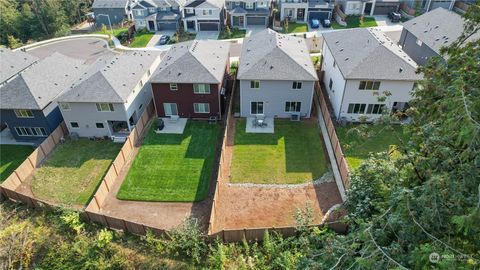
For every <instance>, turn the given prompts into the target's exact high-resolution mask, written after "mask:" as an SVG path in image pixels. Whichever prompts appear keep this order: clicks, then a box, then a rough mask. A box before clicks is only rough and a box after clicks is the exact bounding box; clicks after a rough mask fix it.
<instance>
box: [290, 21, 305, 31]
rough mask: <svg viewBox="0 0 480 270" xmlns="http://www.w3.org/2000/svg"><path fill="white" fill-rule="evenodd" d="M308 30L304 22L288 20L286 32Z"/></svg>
mask: <svg viewBox="0 0 480 270" xmlns="http://www.w3.org/2000/svg"><path fill="white" fill-rule="evenodd" d="M304 32H308V26H307V24H306V23H296V22H288V29H287V33H304Z"/></svg>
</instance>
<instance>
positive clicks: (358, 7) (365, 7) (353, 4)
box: [337, 0, 400, 16]
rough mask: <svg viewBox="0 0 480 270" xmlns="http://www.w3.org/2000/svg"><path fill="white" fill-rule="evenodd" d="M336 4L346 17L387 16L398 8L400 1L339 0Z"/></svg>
mask: <svg viewBox="0 0 480 270" xmlns="http://www.w3.org/2000/svg"><path fill="white" fill-rule="evenodd" d="M337 3H338V5H340V9H341V10H342V11H343V12H344V13H345V14H346V15H366V16H373V15H387V14H388V13H390V12H397V11H398V10H399V8H400V0H367V1H362V0H340V1H337Z"/></svg>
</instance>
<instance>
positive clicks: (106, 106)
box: [96, 103, 114, 112]
mask: <svg viewBox="0 0 480 270" xmlns="http://www.w3.org/2000/svg"><path fill="white" fill-rule="evenodd" d="M96 105H97V111H99V112H113V111H114V109H113V104H112V103H97V104H96Z"/></svg>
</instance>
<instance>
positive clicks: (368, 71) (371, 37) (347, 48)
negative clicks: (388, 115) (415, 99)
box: [322, 28, 421, 121]
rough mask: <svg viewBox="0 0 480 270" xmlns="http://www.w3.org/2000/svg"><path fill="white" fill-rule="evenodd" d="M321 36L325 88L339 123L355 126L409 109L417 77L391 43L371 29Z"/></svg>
mask: <svg viewBox="0 0 480 270" xmlns="http://www.w3.org/2000/svg"><path fill="white" fill-rule="evenodd" d="M323 37H324V43H323V52H322V55H323V64H322V70H323V71H324V76H323V83H324V85H325V87H326V89H327V92H328V96H329V98H330V101H331V103H332V106H333V109H334V111H335V116H336V118H337V119H345V120H347V121H359V120H360V119H361V118H362V117H361V116H364V117H366V118H367V119H368V121H373V120H375V119H378V118H379V116H380V115H381V113H382V111H384V110H389V111H390V110H404V109H406V108H407V107H408V101H410V99H411V98H412V96H411V90H412V89H413V87H414V84H415V82H416V81H418V80H420V79H421V75H419V74H417V73H416V69H417V65H416V63H415V62H414V61H413V60H412V59H411V58H410V57H409V56H408V55H407V54H406V53H405V52H404V51H403V50H402V49H401V48H400V47H399V46H398V45H396V44H395V42H394V41H392V40H390V39H389V38H388V37H387V36H386V35H385V34H384V33H383V32H381V31H380V30H377V29H373V28H369V29H367V28H357V29H351V30H344V31H336V32H330V33H325V34H324V35H323ZM379 97H386V99H385V100H381V99H379Z"/></svg>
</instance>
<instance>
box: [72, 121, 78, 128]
mask: <svg viewBox="0 0 480 270" xmlns="http://www.w3.org/2000/svg"><path fill="white" fill-rule="evenodd" d="M70 126H71V127H72V128H80V126H79V125H78V122H70Z"/></svg>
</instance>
